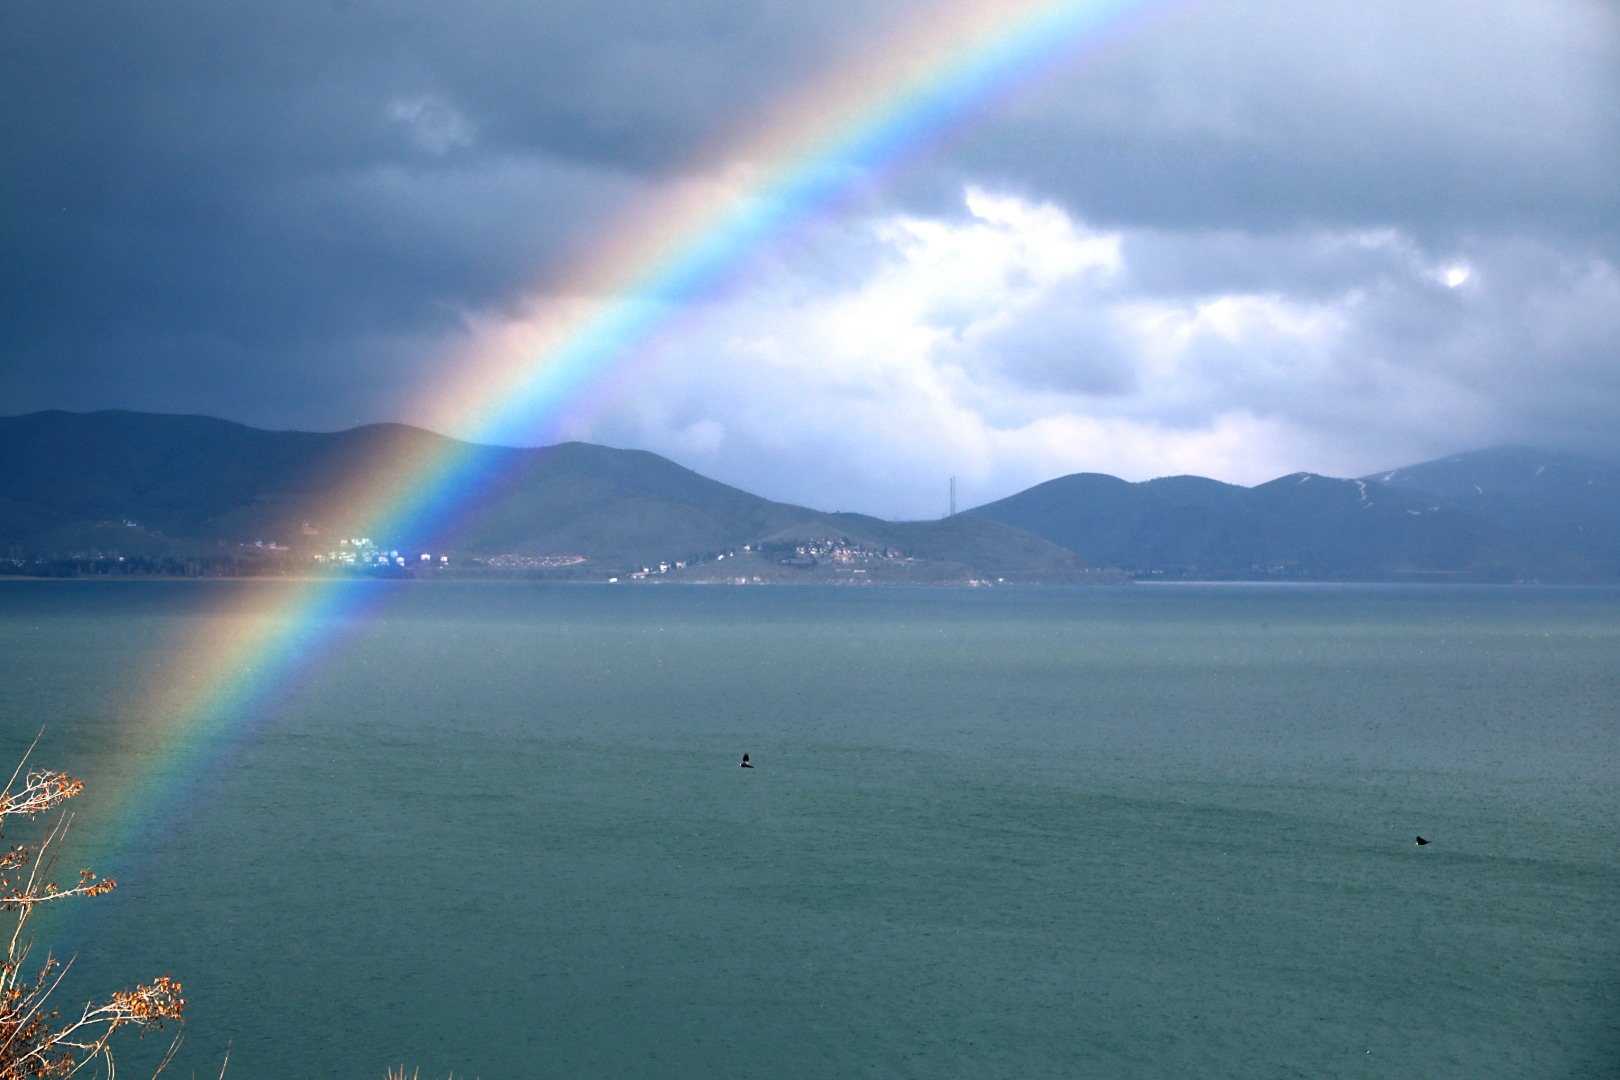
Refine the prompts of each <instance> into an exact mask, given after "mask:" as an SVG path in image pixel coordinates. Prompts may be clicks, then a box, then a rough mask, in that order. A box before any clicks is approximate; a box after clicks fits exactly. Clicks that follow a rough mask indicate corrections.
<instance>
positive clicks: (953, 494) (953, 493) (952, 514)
mask: <svg viewBox="0 0 1620 1080" xmlns="http://www.w3.org/2000/svg"><path fill="white" fill-rule="evenodd" d="M955 516H956V477H954V476H953V477H951V512H950V513H949V514H947V515H946V517H955Z"/></svg>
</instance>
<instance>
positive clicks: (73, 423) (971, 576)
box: [0, 411, 1620, 582]
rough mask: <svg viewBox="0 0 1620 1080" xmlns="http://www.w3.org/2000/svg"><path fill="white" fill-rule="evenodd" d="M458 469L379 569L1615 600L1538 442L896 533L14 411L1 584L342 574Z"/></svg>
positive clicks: (139, 417)
mask: <svg viewBox="0 0 1620 1080" xmlns="http://www.w3.org/2000/svg"><path fill="white" fill-rule="evenodd" d="M450 456H458V457H459V460H460V461H461V462H462V463H463V464H464V465H465V466H467V467H468V468H471V469H475V470H477V471H478V472H480V473H484V474H487V475H489V476H491V477H496V478H498V481H497V482H496V483H495V484H493V485H491V487H490V489H489V497H488V498H487V499H486V500H484V501H483V502H482V503H481V505H480V507H479V509H478V512H477V513H476V514H470V515H467V516H466V517H465V519H464V520H462V521H460V522H456V523H454V524H452V525H449V526H440V527H438V528H436V529H435V530H433V531H432V532H423V533H422V534H420V535H411V536H386V537H382V536H379V537H375V538H374V544H375V549H369V548H368V549H367V550H366V551H365V553H364V555H363V559H362V565H363V566H365V568H366V569H367V570H368V571H369V572H383V571H387V572H392V573H402V572H411V573H418V572H420V571H421V570H422V569H424V567H422V566H420V565H419V564H420V563H422V562H423V560H422V559H421V554H431V555H432V556H433V558H432V559H431V560H429V561H428V562H427V565H429V566H432V567H434V568H435V569H434V570H433V572H435V573H438V572H451V573H458V574H479V573H481V574H488V575H495V574H501V575H517V574H521V575H524V576H546V577H555V578H575V579H597V580H602V579H606V578H609V577H623V576H626V575H628V576H631V577H647V576H651V577H659V578H665V579H668V580H684V581H725V582H736V581H760V582H766V581H832V580H847V581H899V582H906V581H909V582H923V581H928V582H962V581H995V580H998V579H999V580H1002V581H1051V582H1075V581H1097V580H1126V579H1128V578H1146V579H1159V580H1194V579H1216V580H1222V579H1224V580H1362V581H1365V580H1391V581H1396V580H1401V581H1409V580H1427V581H1493V582H1495V581H1500V582H1511V581H1543V582H1610V581H1620V468H1616V467H1615V466H1613V465H1610V464H1608V463H1605V462H1601V461H1596V460H1592V459H1587V458H1580V457H1576V456H1572V455H1568V454H1554V453H1547V452H1543V451H1536V450H1529V449H1512V448H1499V449H1492V450H1485V451H1478V452H1474V453H1468V454H1459V455H1455V456H1452V457H1448V458H1443V459H1438V460H1436V461H1431V462H1426V463H1422V464H1418V465H1411V466H1406V467H1403V468H1398V469H1394V470H1390V471H1388V472H1384V473H1380V474H1376V475H1372V476H1366V477H1361V478H1356V479H1336V478H1332V477H1326V476H1318V475H1315V474H1312V473H1296V474H1293V475H1290V476H1284V477H1280V478H1278V479H1276V480H1273V481H1270V482H1269V483H1265V484H1260V485H1258V486H1256V487H1252V488H1246V487H1241V486H1238V485H1234V484H1226V483H1221V482H1219V481H1215V480H1209V479H1204V478H1201V477H1193V476H1178V477H1168V478H1162V479H1157V480H1150V481H1145V482H1141V483H1130V482H1127V481H1124V480H1120V479H1117V478H1115V477H1111V476H1104V475H1100V474H1095V473H1079V474H1075V475H1072V476H1065V477H1060V478H1058V479H1054V480H1051V481H1048V482H1046V483H1043V484H1039V485H1037V486H1035V487H1033V488H1030V489H1028V490H1027V491H1023V492H1020V493H1018V494H1016V495H1013V496H1010V497H1008V498H1005V499H1001V500H999V501H997V502H993V503H990V504H988V505H986V506H981V507H978V508H976V509H974V510H970V511H968V512H965V513H962V514H957V515H954V516H952V517H950V518H946V519H943V520H938V521H923V522H891V521H883V520H881V519H878V518H873V517H868V516H865V515H860V514H831V513H824V512H821V511H817V510H811V509H808V508H805V507H801V506H793V505H790V504H786V503H779V502H773V501H771V500H767V499H763V498H760V497H758V496H755V495H751V494H749V493H748V492H745V491H742V490H740V489H737V488H734V487H729V486H727V485H725V484H722V483H719V482H717V481H714V480H711V479H708V478H706V477H703V476H700V475H698V474H697V473H695V472H692V471H691V470H689V469H685V468H683V467H681V466H679V465H677V464H675V463H674V462H671V461H669V460H667V459H665V458H662V457H659V456H658V455H656V454H651V453H647V452H645V451H637V450H616V449H610V448H608V447H602V446H594V445H590V444H586V443H564V444H560V445H557V446H551V447H545V448H539V449H515V448H507V447H487V446H475V445H472V444H467V443H458V442H456V441H455V440H451V439H448V438H446V437H444V436H441V435H436V434H433V433H431V432H428V431H424V430H421V429H419V428H413V427H408V426H405V425H400V424H381V425H368V426H364V427H358V428H354V429H351V430H349V431H344V432H337V433H331V434H317V433H309V432H277V431H264V430H260V429H256V428H250V427H246V426H243V425H241V424H236V423H232V422H229V421H225V420H219V419H214V418H210V417H199V416H166V415H156V414H149V413H133V412H119V411H109V412H98V413H79V414H76V413H66V412H41V413H32V414H28V415H25V416H15V417H0V569H9V570H11V571H12V572H42V571H43V572H51V570H52V568H55V570H56V572H65V571H64V568H66V569H67V570H73V571H77V572H81V573H82V572H108V570H109V569H110V568H135V569H146V570H159V571H164V572H194V573H209V572H217V573H243V572H247V573H261V572H283V573H286V572H302V571H307V570H309V569H311V568H314V567H316V566H317V565H331V563H325V564H317V563H316V562H315V559H316V557H317V556H320V557H321V558H323V559H326V558H328V557H333V556H339V555H343V556H345V557H347V558H351V559H352V558H353V557H355V556H356V555H357V554H358V553H359V551H360V549H359V547H358V546H356V545H352V544H350V543H349V542H350V541H351V540H354V539H358V538H361V537H370V536H371V533H372V532H373V531H374V530H375V529H376V528H377V523H376V522H374V521H368V520H366V519H365V516H364V514H363V513H362V512H361V511H360V510H358V509H357V507H358V506H360V505H362V502H361V500H359V499H357V498H355V497H354V495H353V491H354V489H355V485H356V482H357V478H359V479H360V480H366V479H368V478H372V477H376V476H378V475H379V474H381V473H386V472H387V471H388V470H395V471H399V470H401V469H404V470H405V471H406V472H409V468H410V466H409V463H411V462H430V461H437V460H443V459H446V458H448V457H450ZM382 549H386V550H382ZM384 559H386V560H387V561H386V562H384V561H382V560H384ZM406 560H408V563H409V565H408V566H405V567H403V568H402V567H401V563H402V561H406Z"/></svg>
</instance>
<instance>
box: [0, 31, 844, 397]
mask: <svg viewBox="0 0 1620 1080" xmlns="http://www.w3.org/2000/svg"><path fill="white" fill-rule="evenodd" d="M844 14H845V13H843V12H841V11H840V10H839V5H837V4H834V5H831V6H828V5H821V6H818V8H817V9H816V11H815V13H814V15H813V16H812V15H811V14H810V13H809V12H808V11H805V12H796V11H793V10H786V11H780V12H768V9H765V8H761V7H760V6H758V5H747V4H734V3H707V4H704V3H696V4H683V5H681V6H679V7H673V6H657V5H639V4H617V5H615V4H609V3H567V2H565V3H549V4H546V5H533V4H517V3H483V4H470V5H454V6H446V5H436V4H426V3H419V4H411V3H366V2H359V0H356V2H352V3H333V4H329V5H328V4H314V5H279V4H266V5H219V4H210V3H193V4H184V3H153V4H72V3H70V4H46V3H32V2H19V3H14V4H11V5H8V6H7V7H5V8H4V9H0V100H3V101H5V102H6V103H7V107H6V108H5V109H3V110H0V139H3V141H4V145H6V146H7V147H8V153H7V155H6V157H5V160H4V163H3V164H0V205H4V206H5V208H6V213H5V215H4V223H3V225H0V229H3V230H4V231H3V235H0V240H3V243H4V250H5V252H6V258H5V260H3V263H0V292H3V294H4V295H5V297H6V300H5V302H4V304H3V306H0V341H3V342H4V344H3V345H0V350H3V360H4V363H3V369H4V371H5V373H6V374H5V377H4V383H3V384H0V389H3V392H4V396H5V397H6V398H7V399H8V402H7V406H8V411H13V410H16V409H24V408H31V407H39V406H45V405H51V404H59V403H60V404H69V405H77V406H79V407H85V406H88V405H91V404H94V403H97V401H98V400H99V401H101V402H103V403H116V401H117V400H118V393H117V392H114V393H112V394H107V393H99V394H98V392H96V391H94V390H91V389H90V386H91V385H92V383H93V381H94V380H92V381H91V382H86V381H85V379H84V377H85V376H89V375H90V374H91V373H92V372H95V371H103V372H106V373H107V376H108V380H107V381H109V382H111V383H112V384H114V385H116V386H119V387H122V388H125V389H124V390H123V391H122V392H124V393H128V388H129V387H131V386H135V387H142V389H139V390H137V391H136V397H135V398H134V399H133V400H130V401H128V403H130V404H145V405H147V406H148V407H171V408H172V407H188V408H193V409H212V410H215V411H220V412H223V413H226V414H229V415H242V414H243V411H244V405H246V406H248V409H249V412H251V414H252V418H254V419H257V420H260V421H268V420H269V419H271V416H270V415H269V414H268V410H265V409H263V408H261V407H259V405H258V404H255V403H256V402H257V403H262V400H263V397H262V395H263V393H264V392H265V391H266V390H267V389H268V388H267V386H265V385H263V384H264V383H265V381H266V380H265V379H264V378H261V377H260V375H259V373H260V372H271V371H273V372H275V374H274V376H273V378H275V379H279V380H281V381H282V382H285V381H286V379H287V376H288V373H289V367H290V366H292V365H305V364H308V365H313V366H312V367H302V366H301V367H300V369H299V370H298V374H299V375H307V376H308V377H309V383H310V388H311V398H312V401H311V402H309V403H306V405H305V406H304V407H303V408H301V409H300V408H295V409H293V410H292V411H291V412H290V413H288V414H287V415H288V416H289V417H292V418H296V419H297V420H299V421H303V422H316V421H321V422H328V423H332V422H347V417H348V415H349V412H351V411H353V410H348V409H344V410H340V414H341V415H342V417H343V419H342V420H339V419H338V414H334V416H333V417H331V418H323V417H322V416H321V415H320V411H321V410H320V407H319V406H318V405H317V404H316V402H318V401H322V400H326V401H329V400H330V393H331V391H333V390H335V389H338V388H339V387H340V386H341V385H342V384H343V383H344V382H345V380H343V379H333V378H332V377H331V375H330V369H331V368H332V367H333V366H334V365H336V366H341V365H345V364H355V363H363V362H365V363H369V362H373V359H374V358H372V357H369V356H368V355H367V354H371V353H375V352H376V351H377V345H378V343H379V341H383V340H388V341H392V342H393V345H394V346H395V347H396V348H397V349H398V350H400V351H399V355H398V356H397V357H396V360H395V363H394V365H391V366H392V367H393V369H394V370H389V369H387V368H385V369H384V370H382V371H379V372H377V373H376V374H377V375H378V377H379V378H380V379H388V378H396V377H399V376H400V374H401V372H400V371H399V370H398V365H400V364H407V365H408V364H409V363H410V362H411V358H412V343H413V342H414V343H415V350H416V352H417V353H419V354H420V356H418V358H417V359H418V362H425V358H426V357H427V356H428V355H430V354H431V353H432V352H433V351H434V350H435V349H439V348H443V347H444V342H445V340H446V338H447V337H450V336H453V335H454V334H455V332H456V331H457V329H458V328H459V326H460V320H461V319H462V317H463V316H464V315H465V314H466V313H467V312H468V311H476V310H480V309H483V308H485V307H490V306H494V307H499V306H500V305H501V304H502V303H505V302H508V301H510V300H512V299H513V298H514V297H515V296H516V295H517V294H518V293H519V292H521V291H522V290H523V289H524V288H526V287H528V286H530V285H532V284H533V283H535V282H537V281H542V280H544V277H545V274H546V272H547V268H548V267H551V266H555V265H556V264H558V263H559V262H561V261H563V260H566V258H567V257H568V256H569V254H571V253H573V252H576V251H578V250H580V249H581V248H582V247H583V246H585V245H586V244H588V242H589V239H590V235H589V234H590V229H591V228H592V226H593V225H598V226H599V224H600V223H601V222H602V221H603V220H605V219H606V218H608V217H609V216H610V215H611V213H612V211H613V210H614V209H615V208H616V207H618V206H621V205H623V204H624V203H625V202H627V201H628V200H630V199H631V198H633V197H634V196H635V195H636V194H638V193H639V192H640V191H641V190H642V189H643V188H644V187H645V186H646V185H648V184H650V183H655V182H657V181H658V180H659V179H660V178H661V177H662V176H664V175H666V174H668V173H669V172H670V171H671V170H673V169H677V168H679V167H680V166H682V165H684V164H685V163H686V162H687V161H688V159H690V158H691V157H692V156H693V154H694V148H695V147H699V146H703V145H707V144H710V143H714V142H715V141H717V140H718V139H719V138H720V137H721V133H722V131H723V130H724V129H725V128H726V127H727V125H729V124H732V123H734V122H735V114H736V103H737V102H738V101H759V100H762V99H765V98H768V96H769V95H770V94H771V93H772V92H773V90H774V88H775V87H778V86H780V85H782V84H783V83H784V82H787V81H790V80H792V79H793V78H795V77H799V76H802V74H803V73H804V72H805V71H806V70H808V69H813V68H814V67H815V66H816V65H817V64H819V63H824V62H825V60H826V55H827V54H828V52H829V51H830V50H832V48H833V43H834V41H835V40H836V34H834V33H833V30H834V29H835V28H837V27H838V26H840V25H841V19H842V17H843V15H844ZM323 353H324V360H323V359H322V358H321V357H322V354H323ZM67 373H71V375H72V377H71V379H70V380H69V381H67V382H66V383H65V384H64V383H63V382H62V381H61V380H60V376H61V375H63V374H67ZM188 378H189V381H190V384H191V387H192V388H193V390H196V389H205V388H207V387H210V386H211V385H215V384H217V388H218V393H217V395H216V394H207V395H205V399H204V400H200V401H195V402H193V403H191V404H190V405H186V406H182V404H181V402H182V400H183V398H184V395H183V394H180V393H179V392H178V390H177V391H176V393H174V394H167V395H166V394H164V393H163V392H162V391H161V390H160V389H158V388H160V387H162V386H164V385H171V386H174V385H176V384H177V383H179V382H181V381H185V380H188ZM363 382H364V380H362V383H363ZM232 385H234V386H235V387H236V388H237V391H238V400H235V401H233V400H231V386H232ZM53 387H55V388H56V389H57V390H58V391H66V398H65V399H64V400H61V401H58V400H56V399H54V398H53ZM75 388H76V389H75ZM351 389H352V388H351ZM362 396H364V395H363V392H362ZM361 412H362V413H363V414H365V415H372V414H374V413H375V409H374V408H367V409H362V410H361Z"/></svg>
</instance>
